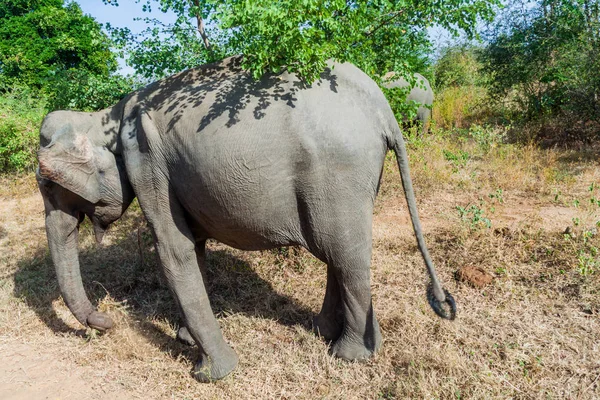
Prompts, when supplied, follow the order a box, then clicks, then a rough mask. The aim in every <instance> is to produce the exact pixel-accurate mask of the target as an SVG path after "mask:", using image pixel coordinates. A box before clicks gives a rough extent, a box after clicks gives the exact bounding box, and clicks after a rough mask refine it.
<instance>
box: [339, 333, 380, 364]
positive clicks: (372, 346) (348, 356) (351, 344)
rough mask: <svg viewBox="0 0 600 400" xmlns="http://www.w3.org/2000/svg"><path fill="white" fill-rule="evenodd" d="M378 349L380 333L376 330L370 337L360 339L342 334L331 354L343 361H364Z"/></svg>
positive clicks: (356, 336)
mask: <svg viewBox="0 0 600 400" xmlns="http://www.w3.org/2000/svg"><path fill="white" fill-rule="evenodd" d="M364 336H367V337H364ZM363 337H364V338H363ZM380 348H381V333H380V332H379V329H377V330H376V331H374V332H372V334H371V335H362V336H360V337H359V336H358V335H348V334H344V335H343V336H342V337H341V338H339V339H338V340H337V341H336V342H335V343H334V344H333V347H332V348H331V353H332V354H333V355H334V356H336V357H339V358H341V359H343V360H348V361H354V360H366V359H368V358H371V357H372V356H373V355H374V354H375V353H376V352H377V351H378V350H379V349H380Z"/></svg>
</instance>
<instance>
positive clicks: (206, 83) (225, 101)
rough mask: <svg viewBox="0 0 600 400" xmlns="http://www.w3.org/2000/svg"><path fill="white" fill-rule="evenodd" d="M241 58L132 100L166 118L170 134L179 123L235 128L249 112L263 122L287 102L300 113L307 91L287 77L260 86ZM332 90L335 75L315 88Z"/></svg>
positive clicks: (158, 85) (266, 79) (270, 77)
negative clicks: (270, 111)
mask: <svg viewBox="0 0 600 400" xmlns="http://www.w3.org/2000/svg"><path fill="white" fill-rule="evenodd" d="M241 61H242V60H241V57H239V56H236V57H230V58H227V59H225V60H222V61H220V62H216V63H213V64H207V65H203V66H201V67H198V68H194V69H190V70H186V71H183V72H181V73H179V74H176V75H173V76H170V77H167V78H164V79H162V80H160V81H157V82H154V83H152V84H150V85H148V86H147V87H145V88H143V89H141V90H140V91H139V92H137V93H135V94H134V95H133V99H134V101H135V102H137V103H140V107H141V108H142V109H143V110H144V111H150V110H152V111H154V112H158V114H160V115H164V118H165V126H164V128H166V130H171V129H173V128H174V127H175V126H176V125H177V124H178V123H180V122H183V123H184V124H186V125H187V126H189V124H190V123H194V124H198V127H197V132H200V131H202V130H203V129H204V128H206V127H207V126H208V125H210V124H211V123H212V122H213V121H215V120H216V119H218V118H221V117H225V118H226V119H224V120H223V123H224V125H225V126H226V127H231V126H233V125H235V124H237V123H238V122H240V121H241V118H240V114H241V113H242V112H245V111H246V110H248V111H250V110H251V114H248V116H250V115H251V118H254V119H261V118H264V117H265V115H266V113H267V110H268V108H269V106H270V105H272V104H274V103H276V102H282V103H284V104H285V105H287V106H288V107H290V108H295V107H296V102H297V100H298V98H297V96H296V95H297V93H298V92H299V91H300V90H303V89H306V88H307V87H308V86H307V85H305V84H304V83H303V82H302V81H300V80H298V78H297V77H295V76H294V75H290V74H287V73H280V74H265V75H264V76H263V77H262V78H261V79H260V80H255V79H254V78H252V76H251V75H250V74H249V73H247V72H245V71H243V70H242V67H241ZM323 84H326V85H329V88H330V89H331V90H332V91H333V92H337V86H338V84H337V81H336V76H335V75H334V74H333V73H332V71H331V70H330V69H326V70H325V71H324V72H323V73H322V74H321V79H320V81H317V82H315V83H313V85H323Z"/></svg>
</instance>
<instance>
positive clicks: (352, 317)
mask: <svg viewBox="0 0 600 400" xmlns="http://www.w3.org/2000/svg"><path fill="white" fill-rule="evenodd" d="M357 200H358V202H357ZM330 206H331V208H326V209H318V210H311V211H315V212H314V213H313V218H314V221H315V222H314V224H315V226H319V227H327V229H321V230H317V231H311V232H309V233H310V235H309V236H308V241H309V249H310V251H311V252H312V253H313V254H314V255H315V256H317V257H318V258H319V259H321V260H323V261H325V262H326V263H327V288H326V290H325V300H324V302H323V308H322V310H321V312H320V313H319V315H317V316H316V318H315V322H316V323H315V325H316V327H315V328H316V329H318V330H319V333H320V334H321V335H322V336H324V337H328V338H331V339H333V340H335V342H334V343H333V345H332V347H331V351H332V353H333V355H335V356H337V357H340V358H343V359H346V360H357V359H365V358H369V357H370V356H372V355H373V353H375V352H376V351H377V350H378V349H379V347H380V346H381V332H380V330H379V324H378V322H377V319H376V318H375V313H374V311H373V304H372V300H371V281H370V266H371V252H372V233H371V229H372V220H373V213H372V200H371V199H362V200H361V199H357V198H356V197H352V196H340V197H339V198H336V199H333V200H332V201H331V202H330ZM340 210H355V212H353V213H352V214H346V213H344V212H340ZM332 221H333V223H332ZM340 313H341V315H342V318H341V319H342V324H339V323H338V322H337V321H338V315H339V314H340Z"/></svg>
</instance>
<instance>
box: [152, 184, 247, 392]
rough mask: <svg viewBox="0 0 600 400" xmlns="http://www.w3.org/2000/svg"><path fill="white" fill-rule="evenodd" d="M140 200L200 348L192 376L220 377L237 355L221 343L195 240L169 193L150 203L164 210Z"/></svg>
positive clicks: (169, 278)
mask: <svg viewBox="0 0 600 400" xmlns="http://www.w3.org/2000/svg"><path fill="white" fill-rule="evenodd" d="M140 203H141V205H142V208H143V209H144V210H145V212H146V217H147V218H148V221H149V223H150V225H151V226H152V229H153V230H154V234H155V238H156V248H157V250H158V255H159V257H160V261H161V264H162V266H163V269H164V273H165V277H166V279H167V282H168V284H169V288H170V289H171V291H172V292H173V294H174V296H175V299H176V301H177V304H178V305H179V307H180V308H181V312H182V316H183V320H184V325H185V327H187V330H188V331H189V334H190V335H191V337H192V338H193V339H194V341H195V342H196V344H197V345H198V348H199V351H200V356H199V362H198V363H197V365H196V367H195V369H194V377H195V378H196V379H197V380H199V381H201V382H208V381H214V380H217V379H221V378H223V377H225V376H226V375H227V374H229V373H230V372H231V371H233V369H234V368H235V367H236V366H237V364H238V356H237V355H236V353H235V352H234V351H233V349H232V348H231V347H230V346H229V345H228V344H227V343H225V340H224V339H223V335H222V334H221V330H220V328H219V325H218V323H217V320H216V319H215V317H214V315H213V312H212V309H211V307H210V302H209V300H208V295H207V293H206V288H205V285H204V280H203V278H202V273H201V270H200V268H199V265H198V258H197V253H196V251H195V242H194V239H193V236H192V234H191V231H190V230H189V228H188V226H187V223H186V221H185V218H184V216H183V215H184V214H183V212H182V209H181V206H179V204H178V202H177V200H176V199H175V198H174V196H173V195H171V197H170V198H169V200H168V201H167V202H156V203H154V204H168V207H166V210H163V209H161V208H160V207H152V205H153V204H152V202H146V203H145V204H144V202H143V200H142V199H140ZM148 203H150V204H148Z"/></svg>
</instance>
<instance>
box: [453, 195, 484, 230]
mask: <svg viewBox="0 0 600 400" xmlns="http://www.w3.org/2000/svg"><path fill="white" fill-rule="evenodd" d="M456 210H457V211H458V216H459V217H460V219H461V220H463V221H465V222H467V223H468V224H469V227H470V228H471V229H472V230H475V229H478V228H481V227H485V228H488V229H490V228H491V227H492V221H491V220H490V219H489V218H487V217H486V216H485V210H484V202H481V203H480V204H479V205H476V204H469V205H467V206H466V207H461V206H456Z"/></svg>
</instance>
